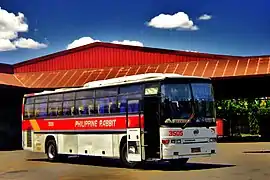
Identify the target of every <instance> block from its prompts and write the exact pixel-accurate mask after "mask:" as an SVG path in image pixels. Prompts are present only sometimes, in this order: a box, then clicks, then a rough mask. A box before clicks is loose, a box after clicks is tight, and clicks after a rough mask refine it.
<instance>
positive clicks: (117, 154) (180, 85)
mask: <svg viewBox="0 0 270 180" xmlns="http://www.w3.org/2000/svg"><path fill="white" fill-rule="evenodd" d="M22 109H23V120H22V146H23V149H24V150H28V151H32V152H44V153H46V154H47V157H48V160H50V161H56V160H57V161H58V160H59V159H60V158H62V157H67V156H78V157H80V156H82V157H83V156H84V157H85V156H98V157H102V158H104V157H106V158H117V159H120V161H121V163H122V164H123V165H124V166H125V167H129V168H133V167H135V166H137V165H139V164H141V163H143V162H146V161H167V162H169V163H171V164H172V165H173V166H179V165H180V166H182V165H184V164H185V163H186V162H187V161H188V160H189V159H190V158H193V157H209V156H211V155H213V154H216V143H217V141H216V139H217V136H216V122H215V120H216V112H215V104H214V95H213V88H212V84H211V80H210V79H208V78H202V77H193V76H182V75H178V74H168V73H167V74H165V73H148V74H140V75H133V76H126V77H120V78H112V79H108V80H100V81H94V82H89V83H86V84H85V85H84V86H82V87H78V88H66V89H65V88H61V89H56V90H51V91H43V92H39V93H34V94H26V95H25V96H24V98H23V108H22Z"/></svg>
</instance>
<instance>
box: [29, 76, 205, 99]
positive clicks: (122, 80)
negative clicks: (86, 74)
mask: <svg viewBox="0 0 270 180" xmlns="http://www.w3.org/2000/svg"><path fill="white" fill-rule="evenodd" d="M166 78H196V79H209V80H210V78H205V77H198V76H183V75H179V74H173V73H147V74H138V75H131V76H124V77H118V78H112V79H106V80H99V81H92V82H88V83H86V84H84V86H82V87H77V88H60V89H56V90H53V91H43V92H39V93H34V94H28V95H27V94H26V95H25V96H36V95H42V94H54V93H59V92H68V91H75V90H83V89H93V88H99V87H108V86H115V85H124V84H131V83H140V82H149V81H157V80H163V79H166Z"/></svg>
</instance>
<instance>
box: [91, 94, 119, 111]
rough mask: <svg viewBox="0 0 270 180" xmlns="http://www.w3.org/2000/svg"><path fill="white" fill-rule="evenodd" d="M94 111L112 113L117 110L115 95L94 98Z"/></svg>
mask: <svg viewBox="0 0 270 180" xmlns="http://www.w3.org/2000/svg"><path fill="white" fill-rule="evenodd" d="M96 112H97V113H98V114H112V113H117V112H118V106H117V101H116V97H108V98H99V99H96Z"/></svg>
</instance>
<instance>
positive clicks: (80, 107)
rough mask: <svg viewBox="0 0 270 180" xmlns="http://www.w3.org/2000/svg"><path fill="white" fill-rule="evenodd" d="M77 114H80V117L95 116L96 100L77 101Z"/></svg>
mask: <svg viewBox="0 0 270 180" xmlns="http://www.w3.org/2000/svg"><path fill="white" fill-rule="evenodd" d="M76 112H78V115H91V114H94V100H93V99H84V100H77V101H76Z"/></svg>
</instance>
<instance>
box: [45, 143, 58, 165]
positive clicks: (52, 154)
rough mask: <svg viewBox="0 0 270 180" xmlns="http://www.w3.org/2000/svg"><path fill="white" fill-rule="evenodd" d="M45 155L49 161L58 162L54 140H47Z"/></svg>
mask: <svg viewBox="0 0 270 180" xmlns="http://www.w3.org/2000/svg"><path fill="white" fill-rule="evenodd" d="M46 154H47V158H48V160H49V161H56V160H58V152H57V146H56V142H55V140H49V141H48V142H47V144H46Z"/></svg>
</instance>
